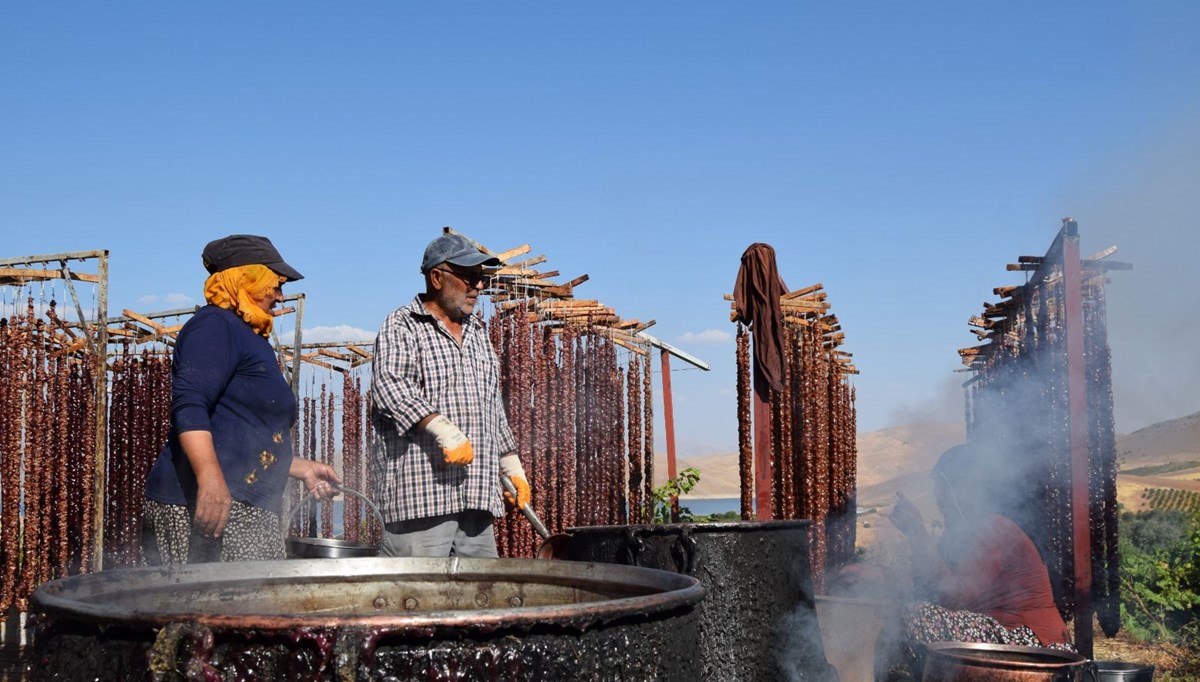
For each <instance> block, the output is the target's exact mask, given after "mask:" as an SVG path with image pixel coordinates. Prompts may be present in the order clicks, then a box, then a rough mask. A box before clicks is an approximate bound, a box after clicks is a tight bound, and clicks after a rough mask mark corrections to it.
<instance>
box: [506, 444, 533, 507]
mask: <svg viewBox="0 0 1200 682" xmlns="http://www.w3.org/2000/svg"><path fill="white" fill-rule="evenodd" d="M500 475H501V476H508V478H509V480H511V481H512V483H513V487H514V488H516V489H517V499H515V500H514V499H513V496H512V494H511V493H509V492H507V491H505V493H504V502H505V504H507V505H508V508H509V509H520V508H521V507H524V506H525V505H527V504H529V502H530V500H532V499H533V491H532V490H530V489H529V480H528V479H526V478H525V468H524V467H522V466H521V458H520V457H518V456H517V453H516V452H510V453H508V454H506V455H504V456H503V457H501V458H500Z"/></svg>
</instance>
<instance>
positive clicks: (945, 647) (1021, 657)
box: [921, 642, 1090, 682]
mask: <svg viewBox="0 0 1200 682" xmlns="http://www.w3.org/2000/svg"><path fill="white" fill-rule="evenodd" d="M926 650H927V652H928V656H927V657H926V659H925V672H924V675H923V677H922V678H921V679H922V680H923V681H924V682H1000V681H1001V680H1004V681H1012V682H1082V681H1083V680H1084V676H1083V673H1084V672H1085V671H1088V670H1089V663H1088V660H1087V659H1086V658H1084V657H1083V656H1080V655H1079V654H1073V653H1071V652H1069V651H1059V650H1057V649H1044V648H1042V647H1033V646H1012V645H1007V644H977V643H973V642H933V643H931V644H928V645H926ZM1089 678H1090V675H1089Z"/></svg>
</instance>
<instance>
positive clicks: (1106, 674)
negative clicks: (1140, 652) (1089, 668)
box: [1092, 661, 1154, 682]
mask: <svg viewBox="0 0 1200 682" xmlns="http://www.w3.org/2000/svg"><path fill="white" fill-rule="evenodd" d="M1092 665H1094V666H1095V668H1096V682H1153V681H1154V666H1152V665H1142V664H1140V663H1123V662H1121V661H1094V662H1093V663H1092Z"/></svg>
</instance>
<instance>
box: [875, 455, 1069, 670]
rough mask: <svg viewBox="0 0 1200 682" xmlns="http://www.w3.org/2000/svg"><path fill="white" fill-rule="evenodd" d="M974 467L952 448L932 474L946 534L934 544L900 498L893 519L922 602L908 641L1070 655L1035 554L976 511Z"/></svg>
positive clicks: (979, 492) (1023, 539) (980, 493)
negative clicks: (908, 553)
mask: <svg viewBox="0 0 1200 682" xmlns="http://www.w3.org/2000/svg"><path fill="white" fill-rule="evenodd" d="M977 465H978V462H977V461H976V460H975V458H974V457H972V453H971V451H969V450H968V449H967V448H966V447H965V446H959V447H957V448H952V449H950V450H948V451H947V452H946V453H945V454H943V455H942V457H941V458H940V459H939V460H938V463H937V465H936V466H935V467H934V469H933V478H934V495H935V497H936V499H937V503H938V508H939V509H940V510H941V512H942V517H943V520H944V526H945V530H944V532H943V533H942V536H941V538H940V539H939V540H938V541H937V542H936V543H935V542H934V540H933V538H932V537H931V536H930V534H929V533H928V531H927V530H926V529H925V522H924V519H922V517H921V513H920V512H919V511H917V508H916V507H915V506H914V505H913V504H912V502H910V501H909V500H907V499H906V498H904V496H903V495H901V496H899V499H898V501H897V503H896V506H895V508H894V509H893V511H892V514H891V520H892V522H893V523H895V524H896V526H897V527H898V528H899V529H900V530H901V531H902V532H903V533H904V534H905V535H906V536H907V537H908V539H909V541H910V543H911V545H912V556H913V573H914V575H913V578H914V583H915V585H916V587H917V588H918V589H919V590H923V595H922V596H923V597H924V598H925V599H927V600H928V601H925V602H919V603H917V604H916V605H915V607H914V608H913V609H912V610H911V612H910V614H909V616H908V618H907V622H906V624H905V627H906V630H907V635H908V637H909V638H910V639H911V640H915V641H917V642H923V643H928V642H934V641H960V642H981V643H990V644H1012V645H1021V646H1040V647H1050V648H1058V649H1067V650H1072V651H1073V650H1074V648H1073V646H1072V645H1071V635H1070V632H1069V631H1068V630H1067V626H1066V624H1065V623H1064V622H1063V619H1062V616H1061V615H1060V614H1059V611H1058V608H1057V607H1056V606H1055V604H1054V595H1053V592H1052V590H1051V586H1050V577H1049V573H1048V572H1047V570H1046V565H1045V563H1044V562H1043V561H1042V558H1041V555H1040V554H1039V553H1038V550H1037V547H1036V546H1035V545H1034V544H1033V541H1032V540H1030V539H1029V536H1028V535H1026V534H1025V532H1024V531H1023V530H1021V528H1020V526H1018V525H1017V524H1016V523H1014V522H1013V521H1011V520H1010V519H1008V518H1006V517H1004V516H1000V515H998V514H993V513H988V512H987V511H985V510H984V509H983V508H982V507H983V505H984V503H986V501H987V500H988V496H987V494H986V486H985V485H984V482H983V480H982V478H983V477H982V476H980V475H979V474H978V466H977Z"/></svg>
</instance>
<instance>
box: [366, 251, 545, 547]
mask: <svg viewBox="0 0 1200 682" xmlns="http://www.w3.org/2000/svg"><path fill="white" fill-rule="evenodd" d="M499 264H500V261H499V260H498V259H497V258H495V257H493V256H488V255H486V254H484V253H481V252H480V251H479V249H478V248H477V247H475V245H474V244H473V243H472V242H471V241H470V240H468V239H467V238H465V237H463V236H461V235H457V234H444V235H442V236H440V237H438V238H437V239H435V240H433V241H432V242H430V243H429V246H427V247H426V248H425V255H424V258H422V260H421V272H422V274H424V276H425V293H424V294H421V295H418V296H417V297H416V298H414V299H413V301H412V302H411V303H409V304H408V305H405V306H403V307H401V308H398V309H396V310H394V311H393V312H392V313H391V314H390V315H388V316H387V319H385V320H384V321H383V326H382V327H380V330H379V335H378V336H377V337H376V339H375V362H374V364H373V366H372V376H371V420H372V423H373V424H374V426H375V432H376V434H378V436H379V439H378V445H377V447H376V448H375V450H374V452H373V453H372V455H373V456H372V462H371V466H372V472H373V473H374V478H375V484H374V498H375V502H376V503H377V504H378V506H379V508H380V511H381V513H382V514H383V518H384V524H385V525H384V528H385V532H384V534H383V542H382V552H383V554H384V555H385V556H436V557H444V556H451V555H453V556H469V557H494V556H496V537H495V534H494V533H493V532H492V519H493V517H495V516H499V515H500V514H502V513H503V512H504V506H503V504H502V503H501V499H502V498H501V494H500V491H501V482H500V476H501V475H505V476H508V477H509V478H511V479H512V482H513V485H514V487H515V488H516V490H517V500H515V501H513V500H512V497H511V496H510V495H508V493H504V497H503V499H504V501H506V502H508V503H509V504H510V505H511V504H514V503H515V504H521V505H524V504H528V503H529V498H530V490H529V483H528V482H527V480H526V476H525V471H524V470H523V469H522V468H521V462H520V459H518V457H517V453H516V447H517V444H516V440H515V439H514V438H513V434H512V429H510V428H509V425H508V418H507V417H506V416H505V414H504V404H503V401H502V400H501V395H500V367H499V360H497V358H496V353H495V351H494V350H493V349H492V346H491V342H490V341H489V340H488V336H487V334H486V333H485V331H484V326H483V322H482V321H481V320H480V319H479V318H478V317H476V316H473V315H472V314H471V313H472V311H474V309H475V303H476V302H477V301H478V298H479V293H480V292H481V291H483V289H484V286H485V277H486V275H485V272H484V266H496V265H499Z"/></svg>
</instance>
